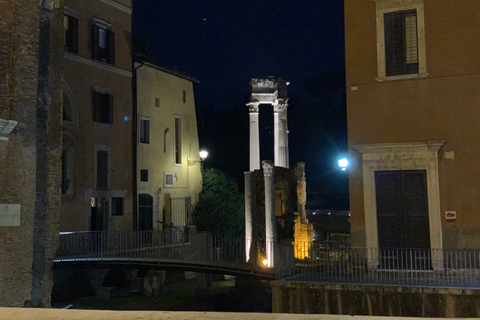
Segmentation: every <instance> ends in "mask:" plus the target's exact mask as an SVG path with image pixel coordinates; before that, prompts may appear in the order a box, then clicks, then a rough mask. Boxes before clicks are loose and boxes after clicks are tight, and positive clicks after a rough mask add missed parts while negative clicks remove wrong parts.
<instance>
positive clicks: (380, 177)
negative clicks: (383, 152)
mask: <svg viewBox="0 0 480 320" xmlns="http://www.w3.org/2000/svg"><path fill="white" fill-rule="evenodd" d="M375 195H376V204H377V229H378V246H379V249H380V265H381V266H382V267H388V268H395V269H397V268H402V269H403V268H412V267H413V268H415V269H419V268H421V269H424V268H429V264H430V263H429V260H430V259H429V256H430V228H429V217H428V196H427V195H428V194H427V172H426V170H398V171H375Z"/></svg>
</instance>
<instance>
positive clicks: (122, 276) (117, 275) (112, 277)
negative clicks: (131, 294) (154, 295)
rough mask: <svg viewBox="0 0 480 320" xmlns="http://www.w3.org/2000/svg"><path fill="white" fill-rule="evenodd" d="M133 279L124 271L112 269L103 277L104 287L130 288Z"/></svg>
mask: <svg viewBox="0 0 480 320" xmlns="http://www.w3.org/2000/svg"><path fill="white" fill-rule="evenodd" d="M130 283H131V279H129V275H127V273H125V272H124V271H123V270H122V269H110V270H108V272H107V273H106V274H105V276H104V277H103V281H102V287H115V288H128V287H130Z"/></svg>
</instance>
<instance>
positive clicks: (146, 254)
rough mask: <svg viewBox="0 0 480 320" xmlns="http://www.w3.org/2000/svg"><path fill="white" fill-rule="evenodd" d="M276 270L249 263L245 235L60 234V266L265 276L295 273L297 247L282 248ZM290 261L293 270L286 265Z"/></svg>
mask: <svg viewBox="0 0 480 320" xmlns="http://www.w3.org/2000/svg"><path fill="white" fill-rule="evenodd" d="M278 254H279V256H278V257H279V259H278V260H277V262H276V263H277V264H278V265H277V266H276V269H271V270H269V269H268V268H266V267H264V266H261V265H258V264H257V265H256V264H252V263H247V262H246V261H245V260H246V254H245V238H244V235H232V234H211V233H206V232H196V231H195V229H191V228H175V229H167V230H155V231H91V232H63V233H61V234H60V240H59V248H58V251H57V255H56V258H55V260H56V261H57V262H72V261H96V262H111V261H119V260H121V261H133V262H135V261H136V262H157V263H162V262H170V263H179V264H201V265H209V266H213V267H215V266H220V267H228V268H231V269H241V270H243V271H249V270H251V271H254V272H261V273H263V274H269V273H271V274H272V275H275V274H276V273H277V272H278V273H281V274H282V275H285V276H287V275H292V273H293V266H294V261H293V246H290V247H286V246H279V247H278ZM284 256H288V257H290V262H291V264H290V266H288V267H287V266H286V265H284V263H283V262H284V261H287V260H288V259H286V258H285V257H284Z"/></svg>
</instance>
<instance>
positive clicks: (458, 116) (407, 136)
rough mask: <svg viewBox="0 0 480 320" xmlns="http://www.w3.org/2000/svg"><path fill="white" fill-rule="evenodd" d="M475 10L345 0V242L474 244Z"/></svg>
mask: <svg viewBox="0 0 480 320" xmlns="http://www.w3.org/2000/svg"><path fill="white" fill-rule="evenodd" d="M479 12H480V3H479V2H478V1H475V0H461V1H432V0H405V1H395V0H374V1H353V0H346V1H345V37H346V75H347V79H346V82H347V115H348V139H349V151H350V155H351V158H352V160H353V161H352V162H353V165H352V168H351V171H350V206H351V208H350V209H351V231H352V245H354V246H366V247H372V248H377V247H380V248H391V247H397V248H423V249H429V248H432V249H442V248H443V249H444V248H478V247H479V246H480V223H479V221H480V220H479V218H480V211H479V209H478V207H479V205H480V184H479V183H478V178H479V177H480V167H479V166H478V162H479V161H480V148H479V146H480V144H479V143H480V142H479V139H478V135H479V133H480V131H479V129H478V128H479V126H478V119H479V118H480V109H479V108H478V103H479V101H480V92H479V90H478V86H479V84H480V75H479V73H478V69H479V60H478V53H479V49H480V45H479V41H476V40H478V39H479V37H480V36H479V33H478V32H477V30H478V26H479ZM434 268H435V266H434Z"/></svg>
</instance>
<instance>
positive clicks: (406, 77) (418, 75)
mask: <svg viewBox="0 0 480 320" xmlns="http://www.w3.org/2000/svg"><path fill="white" fill-rule="evenodd" d="M426 77H428V72H426V73H414V74H404V75H401V76H390V77H383V78H375V80H377V82H385V81H398V80H409V79H422V78H426Z"/></svg>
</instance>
